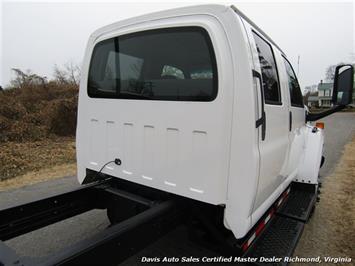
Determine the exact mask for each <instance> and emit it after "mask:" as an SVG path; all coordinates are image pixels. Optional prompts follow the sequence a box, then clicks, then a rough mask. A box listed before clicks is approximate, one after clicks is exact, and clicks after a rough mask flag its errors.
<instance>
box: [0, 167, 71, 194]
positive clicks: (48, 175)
mask: <svg viewBox="0 0 355 266" xmlns="http://www.w3.org/2000/svg"><path fill="white" fill-rule="evenodd" d="M75 175H76V163H70V164H62V165H55V166H53V167H50V168H45V169H41V170H38V171H30V172H28V173H26V174H24V175H20V176H17V177H14V178H11V179H6V180H4V181H0V191H5V190H9V189H15V188H20V187H24V186H29V185H33V184H36V183H39V182H43V181H47V180H50V179H56V178H61V177H64V176H75Z"/></svg>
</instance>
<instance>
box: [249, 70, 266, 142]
mask: <svg viewBox="0 0 355 266" xmlns="http://www.w3.org/2000/svg"><path fill="white" fill-rule="evenodd" d="M252 72H253V77H254V78H257V79H258V80H259V84H260V95H261V117H260V118H259V119H258V120H256V123H255V127H256V128H258V127H260V126H261V140H265V135H266V115H265V107H264V105H265V103H264V89H263V82H262V79H261V75H260V73H259V72H258V71H256V70H254V69H253V70H252Z"/></svg>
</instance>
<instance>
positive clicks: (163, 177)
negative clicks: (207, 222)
mask: <svg viewBox="0 0 355 266" xmlns="http://www.w3.org/2000/svg"><path fill="white" fill-rule="evenodd" d="M189 27H190V28H191V27H193V28H191V29H193V31H195V29H196V28H199V29H202V30H201V32H202V31H203V32H207V34H208V37H207V39H205V40H207V42H208V39H209V40H210V43H211V47H212V48H213V51H212V52H211V51H210V52H211V53H210V56H211V58H212V59H211V60H210V61H211V62H212V64H211V65H213V61H214V62H215V66H216V69H215V71H216V72H213V69H212V70H208V71H212V72H213V74H212V75H211V73H210V72H208V78H209V79H211V76H212V78H213V82H216V84H215V85H216V88H217V91H216V95H214V97H212V98H211V99H209V100H207V101H199V100H186V101H185V100H159V99H158V100H157V99H151V100H150V99H123V98H114V97H105V96H103V97H95V95H94V96H92V95H91V96H89V94H88V82H89V75H90V62H91V61H92V60H93V59H92V58H93V57H94V56H93V51H94V49H95V47H97V45H98V44H99V43H102V42H103V41H105V40H110V39H112V38H116V37H120V36H121V37H122V36H123V37H122V39H121V40H126V39H124V38H126V37H125V36H135V35H130V34H136V33H137V32H143V33H148V35H149V32H152V33H154V31H158V30H160V29H164V30H166V31H167V32H168V33H169V31H170V30H173V31H174V30H175V29H182V31H184V29H188V28H189ZM186 36H187V35H186ZM256 36H259V38H261V40H262V41H264V42H265V43H264V44H263V45H265V46H263V49H267V48H268V47H271V49H272V54H273V59H274V61H275V64H276V67H275V65H274V66H273V69H274V70H275V71H276V72H275V73H276V75H277V84H276V85H277V88H278V97H279V98H278V101H277V102H272V101H266V102H265V104H264V110H265V117H266V128H265V139H264V140H263V137H262V127H261V126H259V127H256V121H257V120H258V119H259V118H260V117H261V115H262V113H261V111H262V104H263V103H262V100H261V99H262V98H261V97H264V96H263V95H262V90H261V88H260V85H261V83H260V82H259V80H258V78H257V77H255V76H253V71H255V72H257V73H260V74H262V76H263V77H264V73H263V72H265V71H268V70H267V69H268V68H270V66H267V67H265V65H263V64H264V63H265V62H264V61H263V60H264V59H265V60H268V59H269V58H261V56H260V54H259V52H260V51H258V50H257V49H259V48H260V47H259V46H258V48H257V44H256V39H255V38H258V37H256ZM121 37H120V38H121ZM128 39H129V38H128ZM162 41H163V40H162ZM258 41H259V42H260V39H258ZM192 43H193V42H192ZM195 43H197V41H196V42H195ZM149 44H150V43H149V41H148V42H147V43H144V44H142V43H141V45H142V46H144V45H148V46H149ZM183 44H184V42H182V45H178V44H176V45H172V46H173V47H172V50H173V51H176V52H177V53H178V52H179V51H178V50H179V49H186V47H185V48H181V47H183V46H184V45H183ZM185 44H186V43H185ZM192 45H193V44H192ZM158 46H159V45H158ZM158 46H150V47H149V49H151V51H152V53H155V50H157V51H158V52H159V49H160V50H162V49H163V48H164V49H167V48H166V45H165V46H164V47H163V48H159V47H158ZM122 47H123V46H122ZM126 49H131V50H133V49H134V48H132V47H128V48H126ZM142 49H143V48H142ZM191 49H192V50H193V49H198V47H192V48H191ZM137 50H139V49H138V48H137ZM201 50H202V49H201ZM259 50H260V49H259ZM173 51H172V53H173ZM184 51H185V50H184ZM196 53H197V52H195V54H196ZM213 57H214V58H213ZM122 58H123V57H122ZM122 58H121V60H123V59H122ZM166 58H169V60H172V59H171V58H173V56H171V58H170V55H169V56H168V57H166ZM191 58H192V59H191V62H193V54H191ZM271 59H272V58H271ZM167 60H168V59H167ZM176 60H177V59H176ZM181 60H182V59H181ZM196 60H197V59H196ZM260 60H261V61H260ZM158 61H159V62H160V61H162V58H159V60H158ZM210 61H208V62H210ZM285 61H286V57H285V54H284V53H283V52H282V51H281V50H280V49H279V48H278V47H277V46H276V45H275V44H274V42H273V41H272V40H271V39H270V38H269V37H268V36H266V35H265V34H264V33H263V32H262V31H261V30H260V29H259V28H258V27H256V26H255V25H254V24H253V23H252V22H250V21H249V20H248V19H247V18H245V16H244V15H243V14H241V13H240V12H239V11H237V10H234V9H232V8H230V7H226V6H219V5H206V6H196V7H187V8H179V9H174V10H168V11H163V12H158V13H153V14H149V15H144V16H140V17H136V18H132V19H128V20H124V21H122V22H118V23H114V24H112V25H109V26H106V27H103V28H101V29H99V30H97V31H95V32H94V33H93V34H92V35H91V37H90V39H89V41H88V44H87V49H86V53H85V58H84V62H83V67H82V80H81V84H80V93H79V108H78V127H77V162H78V179H79V182H83V181H84V179H85V176H86V169H91V170H95V171H99V170H100V169H101V167H102V166H103V165H104V164H105V163H107V162H108V161H111V160H114V159H115V158H119V159H120V160H121V161H122V164H121V165H115V164H108V165H107V166H106V167H104V169H102V172H103V173H105V174H107V175H110V176H113V177H117V178H120V179H125V180H128V181H131V182H134V183H138V184H142V185H145V186H148V187H153V188H156V189H159V190H162V191H167V192H170V193H173V194H177V195H180V196H184V197H187V198H191V199H194V200H198V201H203V202H206V203H210V204H213V205H223V206H225V213H224V225H225V226H226V227H227V228H228V229H230V230H231V231H232V232H233V234H234V236H235V237H236V238H241V237H244V236H245V234H246V233H247V232H248V231H249V230H250V229H251V227H252V226H253V225H254V224H255V223H256V222H257V221H258V220H259V219H260V217H261V216H262V215H263V214H264V213H265V212H266V210H267V209H268V208H269V207H270V206H271V205H272V204H273V203H274V202H275V200H276V199H277V198H278V197H279V196H280V195H281V193H282V192H283V191H284V190H285V189H286V188H287V187H288V186H289V184H290V183H291V182H292V181H295V180H297V181H298V182H306V183H312V184H316V183H317V178H318V171H319V165H320V160H321V155H322V147H323V139H324V137H323V131H322V130H318V131H317V132H316V133H312V129H313V128H312V127H310V126H308V125H306V123H305V109H304V107H303V105H298V106H297V105H293V104H292V99H291V98H292V95H290V87H289V86H291V83H290V76H289V75H290V74H289V72H287V71H289V69H287V68H286V62H285ZM168 63H169V62H168ZM195 63H196V62H195ZM271 68H272V66H271ZM291 70H292V69H291ZM270 71H271V70H270ZM184 73H185V72H184ZM266 75H267V73H266ZM189 77H190V79H191V77H192V74H191V73H190V74H189ZM205 78H206V77H205ZM208 78H207V79H208ZM122 79H123V78H122V77H121V81H120V82H123V81H122ZM296 81H297V80H296ZM149 82H151V83H154V81H149ZM159 82H160V83H159ZM164 82H165V83H166V84H168V82H169V81H168V80H164V81H157V82H156V84H158V85H156V88H157V87H159V86H160V85H159V84H164ZM189 82H190V81H189ZM196 82H199V83H198V84H203V82H209V81H208V80H204V79H201V80H199V81H196ZM211 82H212V81H211ZM266 83H267V82H266V81H265V80H263V83H262V84H263V85H262V86H267V84H266ZM169 84H170V83H169ZM181 84H182V83H181ZM186 84H187V83H186ZM189 84H190V83H189ZM189 86H190V85H189ZM213 86H214V85H213ZM153 89H154V88H153ZM153 89H151V90H153ZM298 89H299V87H298ZM265 93H266V92H264V94H265ZM268 93H269V92H268ZM102 95H104V92H103V94H102Z"/></svg>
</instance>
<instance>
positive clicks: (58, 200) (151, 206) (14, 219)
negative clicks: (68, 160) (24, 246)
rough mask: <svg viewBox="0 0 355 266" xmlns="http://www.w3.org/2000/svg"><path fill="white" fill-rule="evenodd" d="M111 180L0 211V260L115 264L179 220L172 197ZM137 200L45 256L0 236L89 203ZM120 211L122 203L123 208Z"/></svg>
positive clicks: (3, 265) (5, 263)
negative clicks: (113, 219) (21, 251)
mask: <svg viewBox="0 0 355 266" xmlns="http://www.w3.org/2000/svg"><path fill="white" fill-rule="evenodd" d="M111 182H112V181H111V180H106V181H104V182H99V183H96V184H92V185H87V186H84V187H82V188H79V189H75V190H73V191H70V192H67V193H64V194H60V195H56V196H53V197H49V198H45V199H41V200H38V201H34V202H31V203H27V204H24V205H19V206H15V207H11V208H8V209H4V210H1V211H0V266H9V265H16V266H19V265H24V266H27V265H43V266H44V265H93V264H100V263H102V262H103V258H104V261H105V265H117V264H118V263H120V262H122V261H124V260H125V259H126V258H128V257H130V256H132V255H133V254H135V253H136V252H138V251H139V250H141V249H142V248H144V247H145V246H147V245H148V244H150V243H152V242H154V241H155V240H157V239H158V238H160V237H161V236H163V235H164V234H166V233H167V232H169V231H170V230H172V229H174V228H175V227H176V226H178V225H179V224H180V222H181V221H182V220H183V219H181V218H182V213H181V212H180V211H179V208H177V205H178V203H177V202H176V201H175V200H173V199H170V200H161V199H159V200H156V199H148V198H144V197H142V196H140V195H136V194H134V193H131V192H128V191H123V190H120V189H116V188H115V186H112V184H111ZM113 199H114V200H117V199H119V200H125V201H129V202H132V203H133V204H137V206H138V205H139V209H140V210H141V211H140V212H139V213H137V214H135V215H133V216H132V217H129V218H127V219H125V220H124V221H122V222H119V223H117V224H114V225H112V226H110V227H109V228H107V229H105V230H103V231H101V232H99V233H97V234H96V235H94V236H92V237H90V238H88V239H85V240H82V241H79V242H77V243H76V244H73V245H71V246H68V247H66V248H64V249H62V250H59V251H57V252H55V253H54V254H51V255H49V256H48V257H44V258H40V259H39V258H32V257H20V256H18V255H17V254H16V251H14V250H12V249H11V248H9V247H8V246H7V245H6V244H5V243H4V242H3V241H6V240H8V239H11V238H14V237H17V236H19V235H23V234H25V233H28V232H31V231H33V230H36V229H39V228H42V227H44V226H47V225H50V224H53V223H56V222H59V221H62V220H65V219H67V218H70V217H73V216H75V215H78V214H81V213H84V212H87V211H89V210H92V209H105V208H107V205H108V204H109V203H110V202H112V200H113ZM122 211H124V209H123V210H122Z"/></svg>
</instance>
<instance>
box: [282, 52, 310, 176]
mask: <svg viewBox="0 0 355 266" xmlns="http://www.w3.org/2000/svg"><path fill="white" fill-rule="evenodd" d="M282 63H283V64H284V66H283V69H284V72H285V77H286V84H287V92H288V96H289V97H288V98H289V141H290V152H289V157H288V163H287V170H286V173H287V176H288V177H289V179H290V180H291V179H293V178H294V177H295V176H296V174H297V167H298V165H299V160H300V158H301V154H302V151H303V143H304V134H302V128H303V126H304V125H305V110H304V104H303V96H302V93H301V88H300V85H299V83H298V80H297V77H296V73H295V71H294V70H293V67H292V65H291V63H290V62H289V61H288V60H287V58H286V57H285V56H282Z"/></svg>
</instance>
